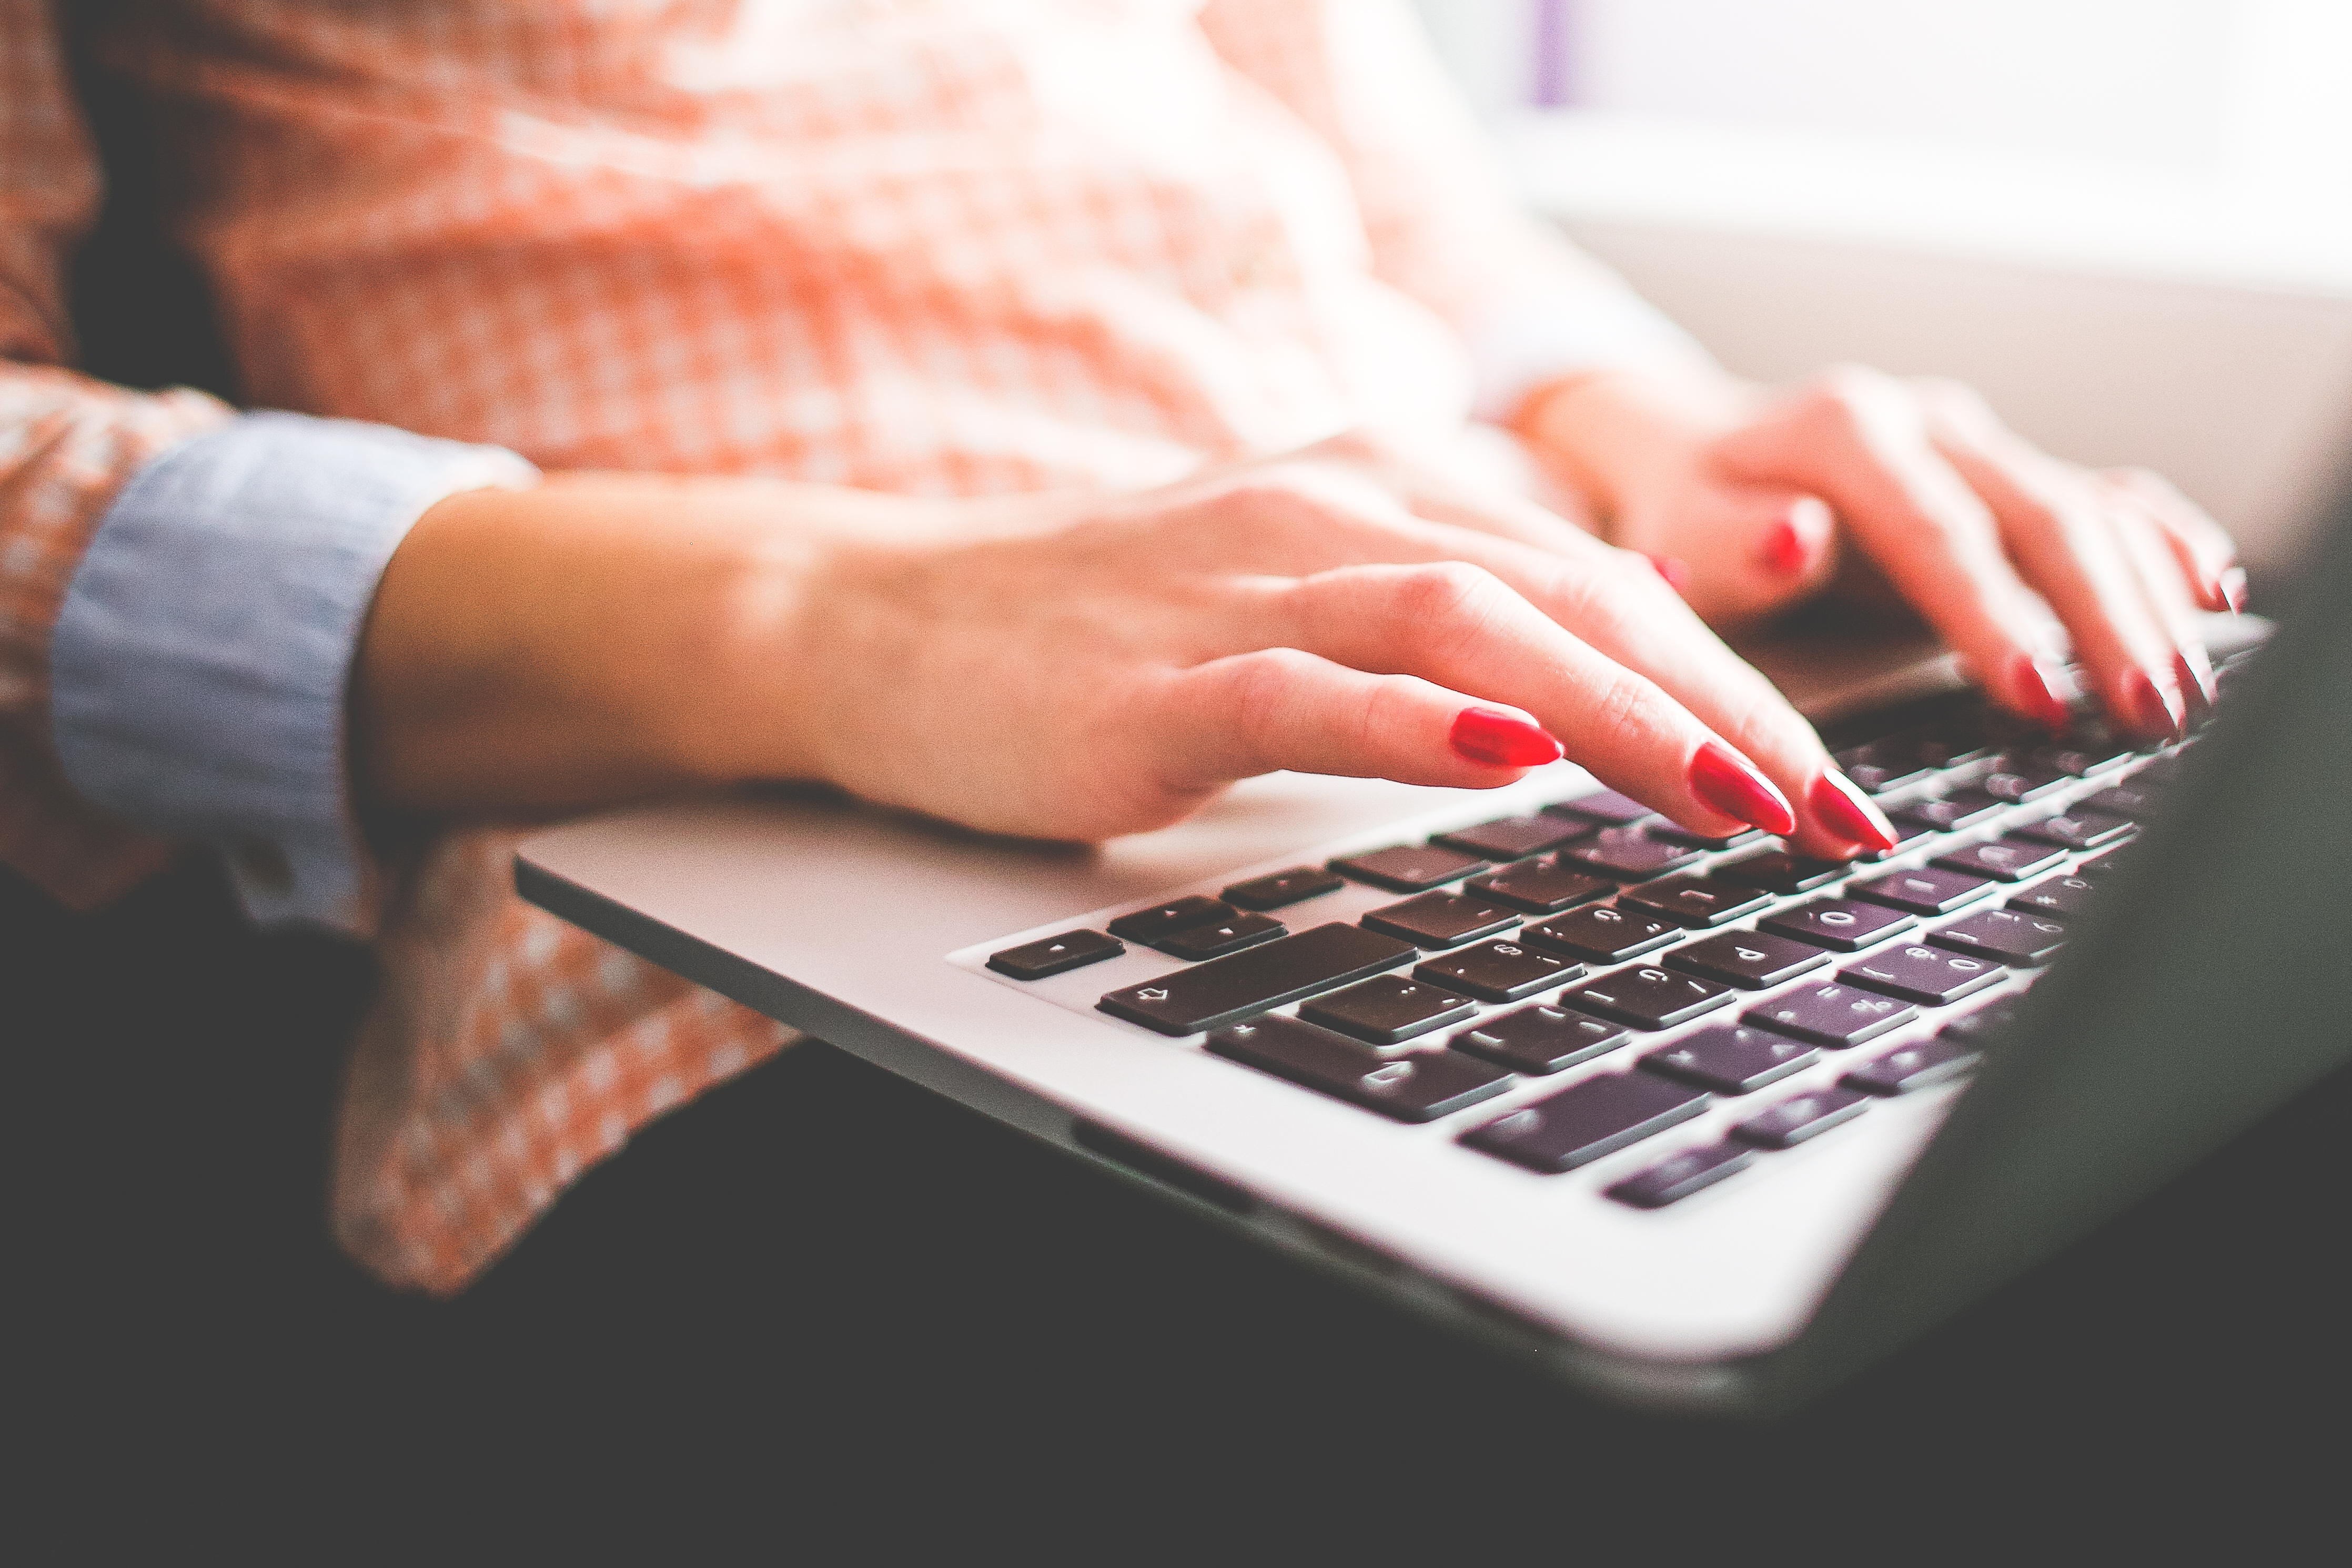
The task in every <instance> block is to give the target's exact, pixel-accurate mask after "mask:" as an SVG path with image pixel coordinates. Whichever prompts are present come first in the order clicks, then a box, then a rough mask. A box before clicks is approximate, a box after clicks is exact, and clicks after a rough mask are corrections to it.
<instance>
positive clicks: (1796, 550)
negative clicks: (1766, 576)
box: [1764, 517, 1812, 577]
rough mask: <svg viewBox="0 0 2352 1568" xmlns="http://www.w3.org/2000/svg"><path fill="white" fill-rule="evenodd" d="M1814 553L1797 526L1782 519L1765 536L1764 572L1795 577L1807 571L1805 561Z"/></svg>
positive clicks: (1784, 518) (1786, 519)
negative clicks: (1807, 546) (1807, 547)
mask: <svg viewBox="0 0 2352 1568" xmlns="http://www.w3.org/2000/svg"><path fill="white" fill-rule="evenodd" d="M1811 554H1812V552H1811V550H1809V549H1806V548H1805V541H1804V538H1803V537H1802V536H1801V535H1800V534H1799V533H1798V532H1797V525H1796V524H1794V523H1792V522H1790V520H1789V519H1788V518H1786V517H1782V518H1781V519H1780V521H1779V522H1777V523H1774V524H1773V525H1772V528H1771V530H1770V531H1769V532H1768V533H1767V534H1766V535H1765V536H1764V570H1767V571H1770V572H1777V573H1778V574H1780V576H1782V577H1793V576H1795V575H1796V574H1797V573H1798V572H1801V571H1802V570H1805V559H1806V558H1807V557H1808V556H1810V555H1811Z"/></svg>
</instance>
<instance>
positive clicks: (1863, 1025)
mask: <svg viewBox="0 0 2352 1568" xmlns="http://www.w3.org/2000/svg"><path fill="white" fill-rule="evenodd" d="M1743 1016H1744V1017H1745V1019H1747V1021H1748V1022H1749V1023H1752V1024H1757V1025H1759V1026H1760V1027H1762V1028H1765V1029H1769V1030H1776V1031H1778V1032H1779V1033H1781V1034H1792V1035H1795V1036H1796V1037H1797V1038H1798V1039H1799V1040H1811V1041H1812V1042H1813V1043H1814V1044H1815V1045H1826V1046H1832V1047H1834V1048H1836V1049H1838V1050H1840V1051H1843V1050H1844V1049H1845V1048H1846V1047H1848V1046H1853V1045H1860V1044H1861V1043H1862V1042H1863V1041H1864V1040H1876V1039H1877V1038H1878V1037H1879V1036H1880V1035H1882V1034H1885V1033H1886V1032H1887V1031H1888V1030H1898V1029H1901V1028H1902V1027H1903V1026H1904V1025H1905V1024H1906V1023H1909V1022H1910V1021H1911V1020H1912V1019H1916V1018H1917V1017H1918V1016H1919V1009H1917V1008H1915V1007H1913V1006H1912V1005H1911V1004H1910V1003H1909V1002H1906V1001H1898V1000H1896V999H1895V998H1893V997H1882V996H1880V995H1879V994H1878V993H1877V992H1876V991H1864V990H1857V989H1856V988H1853V987H1852V986H1841V985H1839V984H1837V983H1836V982H1835V981H1831V982H1830V983H1828V984H1826V985H1820V986H1801V987H1799V988H1797V989H1795V990H1793V991H1790V993H1789V994H1788V995H1787V996H1785V997H1775V998H1772V999H1771V1000H1770V1001H1769V1002H1765V1003H1763V1004H1761V1005H1760V1006H1758V1007H1752V1008H1749V1009H1748V1011H1747V1012H1746V1014H1744V1015H1743Z"/></svg>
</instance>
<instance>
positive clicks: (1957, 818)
mask: <svg viewBox="0 0 2352 1568" xmlns="http://www.w3.org/2000/svg"><path fill="white" fill-rule="evenodd" d="M2008 809H2009V802H2008V801H2006V800H1995V799H1993V798H1992V797H1991V796H1990V795H1988V794H1985V793H1984V792H1983V791H1982V790H1979V789H1955V790H1953V791H1952V792H1951V793H1950V794H1948V795H1942V796H1930V797H1928V798H1927V799H1926V800H1907V801H1906V802H1904V803H1903V804H1902V805H1900V806H1889V807H1888V808H1887V809H1886V814H1887V815H1888V816H1889V817H1891V818H1893V819H1894V820H1895V822H1897V823H1898V824H1899V823H1903V822H1910V823H1913V824H1915V825H1916V826H1918V827H1922V828H1928V829H1932V830H1933V831H1937V832H1939V833H1950V832H1957V831H1959V830H1960V829H1962V828H1966V827H1969V826H1972V825H1974V824H1975V823H1978V822H1981V821H1984V820H1985V819H1986V818H1987V817H1990V816H1991V815H1992V814H1993V813H1994V812H1995V811H2002V810H2008Z"/></svg>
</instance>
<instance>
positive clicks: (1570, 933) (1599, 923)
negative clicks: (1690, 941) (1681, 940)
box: [1519, 904, 1683, 964]
mask: <svg viewBox="0 0 2352 1568" xmlns="http://www.w3.org/2000/svg"><path fill="white" fill-rule="evenodd" d="M1682 934H1683V928H1682V927H1681V926H1679V925H1675V924H1674V923H1673V922H1672V921H1668V920H1661V919H1659V918H1658V917H1657V916H1656V915H1645V914H1643V913H1642V912H1641V911H1640V910H1637V909H1617V908H1613V907H1612V906H1609V905H1606V904H1602V905H1597V906H1593V907H1589V908H1585V909H1572V910H1570V911H1569V912H1568V913H1567V914H1566V915H1557V916H1554V917H1553V918H1552V919H1549V920H1547V921H1545V922H1544V923H1543V924H1542V925H1530V926H1528V927H1527V928H1526V929H1524V930H1522V931H1521V932H1520V933H1519V940H1520V941H1522V942H1524V943H1526V944H1527V945H1528V946H1530V947H1540V948H1542V949H1543V950H1544V951H1545V952H1547V953H1558V954H1560V955H1562V956H1565V957H1570V958H1582V959H1584V960H1585V961H1586V962H1588V963H1593V964H1622V963H1623V962H1624V961H1625V960H1626V959H1628V958H1631V957H1634V956H1637V955H1639V954H1643V953H1647V952H1649V951H1650V950H1651V949H1652V948H1654V947H1663V946H1665V945H1666V944H1667V943H1669V942H1671V941H1673V940H1674V939H1675V937H1677V936H1681V935H1682Z"/></svg>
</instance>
